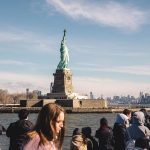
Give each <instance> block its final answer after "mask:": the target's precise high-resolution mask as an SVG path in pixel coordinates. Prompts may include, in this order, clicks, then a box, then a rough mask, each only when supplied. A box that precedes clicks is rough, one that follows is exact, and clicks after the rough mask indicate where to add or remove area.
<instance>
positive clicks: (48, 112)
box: [28, 103, 65, 148]
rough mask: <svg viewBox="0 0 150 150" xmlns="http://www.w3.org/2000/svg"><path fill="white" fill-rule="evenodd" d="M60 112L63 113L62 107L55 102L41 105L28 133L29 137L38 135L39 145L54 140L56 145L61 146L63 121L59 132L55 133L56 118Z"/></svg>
mask: <svg viewBox="0 0 150 150" xmlns="http://www.w3.org/2000/svg"><path fill="white" fill-rule="evenodd" d="M61 112H64V113H65V111H64V109H63V108H62V107H61V106H59V105H57V104H53V103H49V104H46V105H45V106H43V107H42V109H41V111H40V112H39V114H38V118H37V121H36V124H35V127H34V129H33V131H31V132H29V133H28V136H29V138H31V139H32V138H34V137H35V136H37V135H39V137H40V143H39V145H41V144H43V145H45V144H46V143H48V141H52V140H54V142H55V144H56V145H57V147H58V148H61V147H62V143H63V139H64V133H65V122H64V125H63V128H62V129H61V130H60V132H59V134H57V133H56V126H55V125H56V120H57V118H58V116H59V114H60V113H61ZM56 137H57V138H56Z"/></svg>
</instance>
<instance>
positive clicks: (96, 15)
mask: <svg viewBox="0 0 150 150" xmlns="http://www.w3.org/2000/svg"><path fill="white" fill-rule="evenodd" d="M46 2H47V4H49V5H50V6H53V7H54V8H55V10H56V11H58V12H60V13H63V14H65V15H67V16H70V17H71V18H73V19H76V20H79V19H80V20H81V19H87V20H89V21H92V22H95V23H97V24H99V25H106V26H111V27H116V28H125V29H130V30H136V29H138V28H139V27H140V26H141V25H142V24H144V23H145V21H146V12H144V11H142V10H139V9H137V8H135V7H133V6H130V5H126V4H121V3H117V2H115V1H106V2H107V3H106V2H105V3H101V2H97V3H96V2H95V3H94V2H93V1H92V2H89V1H87V0H86V1H85V0H82V1H81V0H76V1H70V0H57V1H56V0H46Z"/></svg>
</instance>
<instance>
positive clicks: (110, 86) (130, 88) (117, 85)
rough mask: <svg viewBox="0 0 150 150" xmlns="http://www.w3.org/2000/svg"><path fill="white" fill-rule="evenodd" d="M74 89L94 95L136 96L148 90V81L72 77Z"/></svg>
mask: <svg viewBox="0 0 150 150" xmlns="http://www.w3.org/2000/svg"><path fill="white" fill-rule="evenodd" d="M74 87H75V91H77V92H80V93H84V94H85V93H87V94H88V95H89V93H90V92H93V94H94V95H95V96H96V97H100V96H101V95H103V96H104V97H105V98H106V97H108V96H111V97H112V96H115V95H118V96H121V95H122V96H127V95H133V96H136V97H138V96H139V92H140V91H143V92H148V91H149V89H150V83H139V82H132V81H123V80H118V79H116V80H114V79H110V78H89V77H74Z"/></svg>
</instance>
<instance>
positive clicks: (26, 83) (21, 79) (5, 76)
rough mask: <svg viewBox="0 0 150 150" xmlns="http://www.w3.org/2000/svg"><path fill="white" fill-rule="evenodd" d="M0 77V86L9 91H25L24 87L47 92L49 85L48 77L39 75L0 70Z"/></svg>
mask: <svg viewBox="0 0 150 150" xmlns="http://www.w3.org/2000/svg"><path fill="white" fill-rule="evenodd" d="M0 79H1V80H0V88H1V89H7V90H8V91H9V92H25V89H26V88H29V89H31V90H37V89H38V90H42V91H44V92H48V89H49V85H50V79H49V77H47V76H40V75H29V74H17V73H12V72H0Z"/></svg>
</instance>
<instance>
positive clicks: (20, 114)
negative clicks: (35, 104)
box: [18, 109, 29, 120]
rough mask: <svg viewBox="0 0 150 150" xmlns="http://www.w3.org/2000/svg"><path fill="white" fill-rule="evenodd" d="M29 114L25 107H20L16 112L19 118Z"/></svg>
mask: <svg viewBox="0 0 150 150" xmlns="http://www.w3.org/2000/svg"><path fill="white" fill-rule="evenodd" d="M28 115H29V111H28V110H27V109H21V110H20V111H19V112H18V117H19V119H20V120H23V119H27V118H28Z"/></svg>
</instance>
